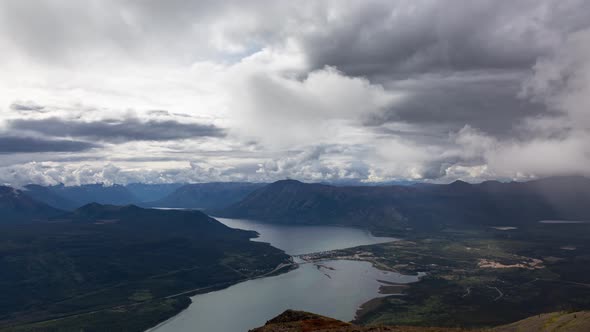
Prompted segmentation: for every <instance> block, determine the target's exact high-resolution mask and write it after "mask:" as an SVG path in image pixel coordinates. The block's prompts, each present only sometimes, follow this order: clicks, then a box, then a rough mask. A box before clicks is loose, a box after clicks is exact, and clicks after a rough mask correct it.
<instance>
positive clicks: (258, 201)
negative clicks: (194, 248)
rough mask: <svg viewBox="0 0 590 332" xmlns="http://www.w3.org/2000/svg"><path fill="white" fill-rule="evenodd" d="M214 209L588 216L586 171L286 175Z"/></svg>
mask: <svg viewBox="0 0 590 332" xmlns="http://www.w3.org/2000/svg"><path fill="white" fill-rule="evenodd" d="M215 214H216V215H219V216H223V217H231V218H250V219H256V220H263V221H267V222H273V223H285V224H335V225H350V226H360V227H369V228H371V229H373V230H375V231H378V230H386V231H391V230H401V229H406V228H429V229H432V228H443V227H446V226H449V225H457V224H461V225H487V226H501V225H512V226H520V225H527V224H532V223H536V222H538V221H541V220H544V219H562V220H590V179H588V178H585V177H555V178H547V179H541V180H534V181H528V182H508V183H503V182H498V181H486V182H483V183H479V184H469V183H467V182H463V181H455V182H453V183H450V184H440V185H439V184H415V185H410V186H375V187H367V186H361V187H346V186H343V187H342V186H338V187H337V186H331V185H325V184H306V183H302V182H299V181H295V180H283V181H278V182H275V183H272V184H270V185H267V186H265V187H262V188H260V189H258V190H256V191H254V192H253V193H251V194H250V195H248V196H247V197H245V198H244V199H243V200H242V201H240V202H238V203H236V204H233V205H232V206H230V207H229V208H227V209H224V210H220V211H215Z"/></svg>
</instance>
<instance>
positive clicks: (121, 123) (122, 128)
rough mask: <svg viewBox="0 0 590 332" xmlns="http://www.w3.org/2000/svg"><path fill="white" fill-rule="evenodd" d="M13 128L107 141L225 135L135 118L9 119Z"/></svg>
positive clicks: (207, 128)
mask: <svg viewBox="0 0 590 332" xmlns="http://www.w3.org/2000/svg"><path fill="white" fill-rule="evenodd" d="M8 125H9V127H10V128H11V129H13V130H28V131H34V132H37V133H42V134H44V135H47V136H54V137H82V138H87V139H95V140H99V141H107V142H125V141H169V140H176V139H187V138H198V137H222V136H224V135H225V134H224V131H223V130H222V129H220V128H218V127H216V126H214V125H205V124H195V123H191V124H189V123H180V122H177V121H172V120H167V121H155V120H148V121H141V120H139V119H136V118H126V119H123V120H103V121H91V122H82V121H71V120H63V119H59V118H55V117H54V118H48V119H18V120H12V121H9V122H8Z"/></svg>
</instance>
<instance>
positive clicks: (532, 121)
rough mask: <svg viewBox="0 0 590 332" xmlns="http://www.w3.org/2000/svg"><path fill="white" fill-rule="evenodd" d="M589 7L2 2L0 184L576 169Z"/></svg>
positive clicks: (582, 157) (585, 122) (587, 92)
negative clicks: (0, 154) (0, 156)
mask: <svg viewBox="0 0 590 332" xmlns="http://www.w3.org/2000/svg"><path fill="white" fill-rule="evenodd" d="M589 45H590V3H589V2H588V1H583V0H579V1H576V0H565V1H549V0H547V1H545V0H535V1H533V0H518V1H510V2H508V1H491V0H490V1H487V0H477V1H460V0H451V1H428V0H418V1H416V0H412V1H410V0H397V1H381V0H369V1H360V0H359V1H327V0H323V1H296V2H293V1H249V2H247V3H244V2H243V1H223V2H220V1H184V0H172V1H165V2H162V1H135V0H126V1H111V0H106V1H104V0H103V1H98V0H97V1H89V2H84V3H79V2H75V1H69V2H66V1H63V2H61V1H44V0H41V1H35V2H34V3H29V2H23V1H18V0H7V1H2V2H1V3H0V69H1V70H2V73H3V75H2V77H0V89H1V90H2V91H3V93H2V94H0V114H1V115H0V153H2V158H1V160H0V182H2V183H9V184H13V185H21V184H24V183H28V182H40V183H59V182H63V183H67V184H79V183H92V182H106V183H126V182H133V181H141V182H171V181H180V182H184V181H190V182H196V181H232V180H240V181H273V180H278V179H282V178H286V177H291V178H297V179H300V180H304V181H336V182H337V181H365V182H371V181H387V180H396V179H397V180H399V179H414V180H424V181H435V182H448V181H452V180H454V179H457V178H461V179H464V180H481V179H490V178H498V179H525V178H532V177H540V176H550V175H565V174H585V175H590V174H589V173H590V170H588V168H587V167H586V165H588V163H589V162H590V148H589V147H588V144H587V142H590V134H589V132H590V46H589Z"/></svg>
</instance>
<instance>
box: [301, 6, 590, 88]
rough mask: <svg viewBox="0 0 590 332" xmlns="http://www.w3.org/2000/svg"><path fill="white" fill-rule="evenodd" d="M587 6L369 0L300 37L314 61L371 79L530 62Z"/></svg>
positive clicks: (585, 15) (583, 16) (584, 18)
mask: <svg viewBox="0 0 590 332" xmlns="http://www.w3.org/2000/svg"><path fill="white" fill-rule="evenodd" d="M589 13H590V2H588V1H578V0H574V1H560V2H554V1H537V0H535V1H532V0H531V1H529V0H524V1H487V0H480V1H452V0H451V1H372V2H369V3H368V4H367V5H363V6H358V8H357V10H355V11H354V12H350V13H349V15H346V16H345V17H343V18H341V19H337V20H332V21H330V24H326V26H324V27H322V28H325V30H323V31H322V33H316V34H310V35H308V36H306V38H304V39H303V43H304V49H305V52H306V53H307V56H308V60H309V61H310V63H311V64H312V66H313V67H315V68H321V67H323V66H325V65H331V66H336V67H338V68H339V69H340V70H342V71H344V72H346V73H348V74H351V75H363V76H369V77H373V78H382V77H383V76H385V77H388V76H391V75H408V74H412V73H421V72H429V71H430V72H432V71H456V70H461V71H462V70H481V69H512V68H519V69H528V68H530V67H531V65H532V64H534V63H535V61H536V59H537V58H538V57H539V56H540V55H543V54H546V53H547V52H548V51H549V50H550V49H551V47H552V46H554V42H556V38H559V37H561V36H563V35H565V34H567V33H570V32H572V31H575V30H577V29H580V28H582V27H584V26H587V25H588V23H587V22H588V19H589V18H590V17H589ZM564 17H567V18H568V19H567V20H563V19H562V18H564Z"/></svg>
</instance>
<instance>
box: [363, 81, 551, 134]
mask: <svg viewBox="0 0 590 332" xmlns="http://www.w3.org/2000/svg"><path fill="white" fill-rule="evenodd" d="M521 80H522V76H520V75H515V74H513V73H511V74H498V75H474V76H471V75H470V76H468V77H461V76H445V77H435V78H421V79H417V80H411V81H403V82H402V83H395V84H392V88H393V89H396V90H399V91H403V92H405V93H407V95H408V96H407V98H404V99H403V100H402V101H400V102H399V103H397V104H396V105H395V106H393V107H391V108H390V109H388V110H387V111H386V112H384V113H382V114H377V115H374V116H372V117H370V118H369V119H368V120H367V121H366V124H367V125H369V126H379V125H382V124H385V123H389V122H404V123H409V124H415V125H419V126H422V127H424V126H428V129H432V128H434V127H436V128H438V130H443V131H457V130H459V129H461V128H462V127H464V126H465V125H470V126H473V127H476V128H479V129H480V130H482V131H483V132H485V133H488V134H491V135H494V136H510V135H517V134H519V133H518V132H513V126H514V125H515V124H517V123H518V122H519V121H521V120H523V119H525V118H527V117H531V116H535V115H539V114H542V113H544V112H546V109H545V107H544V106H543V105H542V104H539V103H533V102H531V101H529V100H526V99H523V98H519V97H518V91H519V90H520V86H521ZM429 134H432V133H429Z"/></svg>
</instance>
